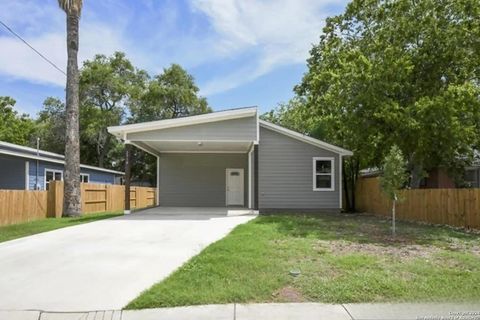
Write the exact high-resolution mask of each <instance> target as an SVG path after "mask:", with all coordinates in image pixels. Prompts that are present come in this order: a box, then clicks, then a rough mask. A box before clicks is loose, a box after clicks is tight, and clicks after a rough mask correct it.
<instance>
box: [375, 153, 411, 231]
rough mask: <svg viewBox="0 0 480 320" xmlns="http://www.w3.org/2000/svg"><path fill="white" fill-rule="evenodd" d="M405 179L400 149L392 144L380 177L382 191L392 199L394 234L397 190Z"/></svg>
mask: <svg viewBox="0 0 480 320" xmlns="http://www.w3.org/2000/svg"><path fill="white" fill-rule="evenodd" d="M406 181H407V174H406V165H405V160H404V158H403V154H402V151H401V150H400V148H399V147H397V146H396V145H393V146H392V148H391V149H390V152H389V153H388V154H387V156H386V157H385V161H384V164H383V175H382V177H381V178H380V186H381V188H382V191H383V192H384V193H385V194H386V195H387V196H388V198H389V199H390V200H392V235H393V236H395V206H396V203H397V201H398V200H399V197H398V191H399V190H400V189H401V188H402V187H403V186H404V184H405V182H406Z"/></svg>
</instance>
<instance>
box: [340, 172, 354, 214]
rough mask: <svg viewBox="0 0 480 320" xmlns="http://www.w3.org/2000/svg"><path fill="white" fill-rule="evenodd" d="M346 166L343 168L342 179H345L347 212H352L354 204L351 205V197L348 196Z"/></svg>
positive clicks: (344, 188) (344, 192) (344, 190)
mask: <svg viewBox="0 0 480 320" xmlns="http://www.w3.org/2000/svg"><path fill="white" fill-rule="evenodd" d="M346 173H347V172H346V170H345V166H343V167H342V179H343V194H344V195H345V205H346V208H345V211H347V212H352V204H351V203H350V195H349V194H348V179H347V175H346Z"/></svg>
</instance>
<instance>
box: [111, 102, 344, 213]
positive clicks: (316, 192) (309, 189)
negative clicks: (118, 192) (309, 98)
mask: <svg viewBox="0 0 480 320" xmlns="http://www.w3.org/2000/svg"><path fill="white" fill-rule="evenodd" d="M108 130H109V132H110V133H112V134H113V135H115V136H116V137H117V138H119V139H122V140H123V141H124V142H125V143H129V144H132V145H134V146H136V147H138V148H140V149H142V150H144V151H146V152H148V153H150V154H152V155H154V156H156V157H157V188H159V192H157V194H158V196H159V199H158V203H159V204H160V206H171V207H244V208H249V209H252V210H260V211H263V212H265V211H336V212H338V211H340V210H341V204H342V158H343V157H345V156H350V155H352V152H350V151H348V150H345V149H342V148H340V147H337V146H334V145H331V144H328V143H326V142H323V141H320V140H317V139H313V138H311V137H308V136H305V135H302V134H300V133H297V132H294V131H291V130H288V129H286V128H283V127H280V126H277V125H274V124H271V123H269V122H266V121H262V120H259V118H258V111H257V108H255V107H251V108H242V109H235V110H227V111H220V112H214V113H209V114H203V115H197V116H191V117H185V118H178V119H168V120H160V121H153V122H145V123H138V124H130V125H124V126H116V127H109V128H108Z"/></svg>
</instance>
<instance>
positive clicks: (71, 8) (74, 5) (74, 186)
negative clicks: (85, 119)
mask: <svg viewBox="0 0 480 320" xmlns="http://www.w3.org/2000/svg"><path fill="white" fill-rule="evenodd" d="M58 5H59V6H60V8H62V9H63V11H65V13H66V14H67V53H68V61H67V90H66V91H67V93H66V101H67V103H66V127H67V131H66V143H65V174H64V181H65V185H64V198H63V216H79V215H81V213H82V208H81V198H80V197H81V194H80V138H79V136H80V134H79V124H78V123H79V120H78V117H79V96H78V92H79V89H78V78H79V76H78V62H77V56H78V25H79V21H80V13H81V11H82V0H58Z"/></svg>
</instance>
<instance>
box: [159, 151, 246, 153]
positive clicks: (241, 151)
mask: <svg viewBox="0 0 480 320" xmlns="http://www.w3.org/2000/svg"><path fill="white" fill-rule="evenodd" d="M160 153H248V150H245V151H222V150H215V151H213V150H212V151H177V150H175V151H173V150H168V151H161V152H160Z"/></svg>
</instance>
